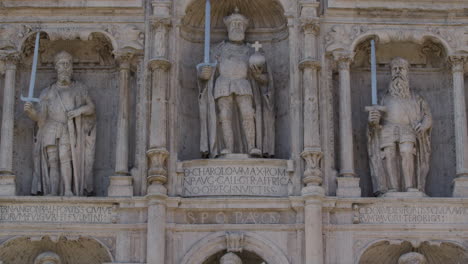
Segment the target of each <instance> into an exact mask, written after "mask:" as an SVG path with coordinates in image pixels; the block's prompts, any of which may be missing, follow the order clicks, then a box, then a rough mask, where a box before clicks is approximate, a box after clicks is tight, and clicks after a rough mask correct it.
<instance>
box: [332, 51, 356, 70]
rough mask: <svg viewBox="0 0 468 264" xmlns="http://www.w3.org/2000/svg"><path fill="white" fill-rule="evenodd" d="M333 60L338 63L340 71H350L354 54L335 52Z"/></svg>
mask: <svg viewBox="0 0 468 264" xmlns="http://www.w3.org/2000/svg"><path fill="white" fill-rule="evenodd" d="M333 58H334V59H335V61H336V62H337V63H338V68H339V69H340V70H349V66H350V65H351V62H352V61H353V58H354V52H349V51H335V52H333Z"/></svg>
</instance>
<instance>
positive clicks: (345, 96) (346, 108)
mask: <svg viewBox="0 0 468 264" xmlns="http://www.w3.org/2000/svg"><path fill="white" fill-rule="evenodd" d="M333 56H334V58H335V60H336V61H337V63H338V69H339V74H340V88H339V105H340V106H339V107H340V109H339V118H340V122H339V124H340V127H339V129H340V177H338V179H337V181H338V188H337V191H336V195H337V196H339V197H360V196H361V188H360V187H359V178H358V177H356V173H355V171H354V147H353V122H352V114H351V113H352V112H351V110H352V109H351V103H352V102H351V83H350V73H349V71H350V64H351V61H352V60H353V57H354V54H353V53H351V52H335V53H333Z"/></svg>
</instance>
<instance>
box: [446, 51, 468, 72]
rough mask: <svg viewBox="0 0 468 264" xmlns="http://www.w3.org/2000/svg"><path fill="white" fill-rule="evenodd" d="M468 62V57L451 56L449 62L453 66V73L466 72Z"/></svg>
mask: <svg viewBox="0 0 468 264" xmlns="http://www.w3.org/2000/svg"><path fill="white" fill-rule="evenodd" d="M467 61H468V55H452V56H449V62H450V64H451V65H452V72H464V65H465V63H466V62H467Z"/></svg>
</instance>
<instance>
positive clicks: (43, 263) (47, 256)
mask: <svg viewBox="0 0 468 264" xmlns="http://www.w3.org/2000/svg"><path fill="white" fill-rule="evenodd" d="M34 264H62V261H61V260H60V257H59V255H57V254H55V253H54V252H50V251H48V252H44V253H41V254H39V255H38V256H37V257H36V258H35V259H34Z"/></svg>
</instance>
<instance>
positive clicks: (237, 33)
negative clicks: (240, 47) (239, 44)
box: [229, 30, 245, 41]
mask: <svg viewBox="0 0 468 264" xmlns="http://www.w3.org/2000/svg"><path fill="white" fill-rule="evenodd" d="M244 38H245V34H244V32H243V31H242V30H230V31H229V40H231V41H243V40H244Z"/></svg>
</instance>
